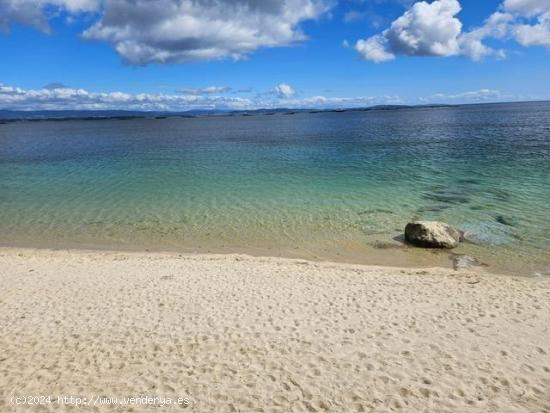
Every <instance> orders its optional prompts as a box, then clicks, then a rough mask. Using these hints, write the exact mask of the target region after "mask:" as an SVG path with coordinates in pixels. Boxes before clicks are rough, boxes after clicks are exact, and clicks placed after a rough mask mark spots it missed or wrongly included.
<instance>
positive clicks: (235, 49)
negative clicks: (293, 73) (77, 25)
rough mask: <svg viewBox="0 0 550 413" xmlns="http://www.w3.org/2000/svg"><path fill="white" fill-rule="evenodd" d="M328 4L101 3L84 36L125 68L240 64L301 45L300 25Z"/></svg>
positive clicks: (272, 0)
mask: <svg viewBox="0 0 550 413" xmlns="http://www.w3.org/2000/svg"><path fill="white" fill-rule="evenodd" d="M329 6H330V3H329V0H282V1H281V0H265V1H256V0H193V1H191V0H157V1H155V2H151V1H149V0H105V6H104V12H103V15H102V17H101V19H100V20H99V21H98V22H97V23H96V24H94V25H93V26H92V27H91V28H89V29H88V30H86V31H85V32H84V37H85V38H87V39H93V40H102V41H107V42H109V43H111V44H112V45H113V47H114V48H115V50H116V51H117V53H118V54H119V55H120V56H121V57H122V58H123V59H124V60H125V61H127V62H129V63H131V64H138V65H141V64H147V63H151V62H158V63H165V62H189V61H198V60H212V59H222V58H233V59H240V58H243V57H246V56H247V55H248V54H249V53H251V52H253V51H254V50H256V49H258V48H261V47H277V46H286V45H291V44H293V43H296V42H300V41H303V40H304V39H305V38H306V36H305V35H304V34H303V33H302V32H301V31H300V28H299V25H300V23H301V22H303V21H305V20H310V19H316V18H318V17H319V16H321V15H322V14H323V13H324V12H326V11H327V10H328V9H329Z"/></svg>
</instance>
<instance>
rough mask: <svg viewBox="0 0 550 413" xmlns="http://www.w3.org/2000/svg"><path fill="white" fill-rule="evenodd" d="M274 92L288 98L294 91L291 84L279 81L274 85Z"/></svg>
mask: <svg viewBox="0 0 550 413" xmlns="http://www.w3.org/2000/svg"><path fill="white" fill-rule="evenodd" d="M274 92H275V93H276V94H277V96H279V97H280V98H290V97H292V96H294V94H295V93H296V91H295V90H294V89H293V88H292V86H290V85H287V84H286V83H281V84H280V85H277V86H275V89H274Z"/></svg>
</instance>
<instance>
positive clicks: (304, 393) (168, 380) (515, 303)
mask: <svg viewBox="0 0 550 413" xmlns="http://www.w3.org/2000/svg"><path fill="white" fill-rule="evenodd" d="M0 285H1V287H0V327H1V331H2V333H1V336H0V412H2V413H4V412H42V411H46V412H65V411H68V412H69V411H70V412H76V411H79V412H128V411H134V412H149V411H150V412H153V411H154V412H159V413H164V412H178V411H197V412H214V411H249V412H259V411H263V412H272V411H273V412H275V411H280V412H288V411H298V412H309V411H331V412H352V411H367V412H370V411H372V412H385V411H397V412H499V413H504V412H513V413H517V412H530V413H531V412H550V280H549V279H544V278H516V277H508V276H495V275H489V274H482V273H477V274H475V273H473V272H471V271H466V272H460V273H457V272H453V271H450V270H446V269H445V270H444V269H431V270H426V271H421V270H411V269H404V270H401V269H394V268H382V267H378V268H377V267H365V266H356V265H341V264H329V263H308V262H304V261H297V260H283V259H274V258H251V257H245V256H235V255H231V256H182V257H179V256H178V255H168V254H166V255H162V254H149V255H146V254H137V253H102V252H76V251H72V252H63V251H59V252H55V251H53V252H52V251H35V250H14V249H2V250H0ZM28 395H51V396H55V397H56V396H58V395H66V396H71V395H72V396H81V397H89V398H93V397H95V396H106V397H118V398H119V400H120V399H121V398H122V397H128V396H136V395H147V396H161V397H164V398H166V397H170V398H173V399H174V400H175V399H177V397H188V398H189V400H190V405H189V406H187V407H186V408H184V406H178V407H172V408H169V407H164V408H159V407H150V408H149V407H146V406H138V407H135V406H134V407H128V406H126V407H124V406H116V407H115V406H106V405H103V406H85V407H81V408H80V409H78V410H77V409H75V408H73V407H70V406H68V405H66V404H65V405H59V404H57V403H56V401H53V399H52V401H53V403H52V404H50V405H42V406H24V405H17V406H15V405H11V400H12V399H11V398H12V397H15V396H19V397H22V396H28Z"/></svg>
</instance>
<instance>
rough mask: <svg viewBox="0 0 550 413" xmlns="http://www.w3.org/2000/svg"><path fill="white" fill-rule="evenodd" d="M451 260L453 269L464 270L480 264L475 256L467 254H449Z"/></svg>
mask: <svg viewBox="0 0 550 413" xmlns="http://www.w3.org/2000/svg"><path fill="white" fill-rule="evenodd" d="M451 260H452V262H453V268H454V269H455V271H458V270H465V269H468V268H471V267H477V266H480V265H481V263H480V262H479V261H478V260H477V259H476V258H474V257H470V256H469V255H460V254H453V255H451Z"/></svg>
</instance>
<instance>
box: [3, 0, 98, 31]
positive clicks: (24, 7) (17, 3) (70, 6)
mask: <svg viewBox="0 0 550 413" xmlns="http://www.w3.org/2000/svg"><path fill="white" fill-rule="evenodd" d="M48 7H49V8H53V9H57V10H64V11H66V12H68V13H73V14H75V13H82V12H91V11H95V10H97V8H98V7H99V3H98V0H0V31H4V32H6V31H9V29H10V26H11V24H12V23H14V22H15V23H19V24H23V25H28V26H33V27H35V28H37V29H39V30H42V31H44V32H49V31H50V27H49V24H48V16H47V15H46V14H47V13H46V9H47V8H48Z"/></svg>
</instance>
